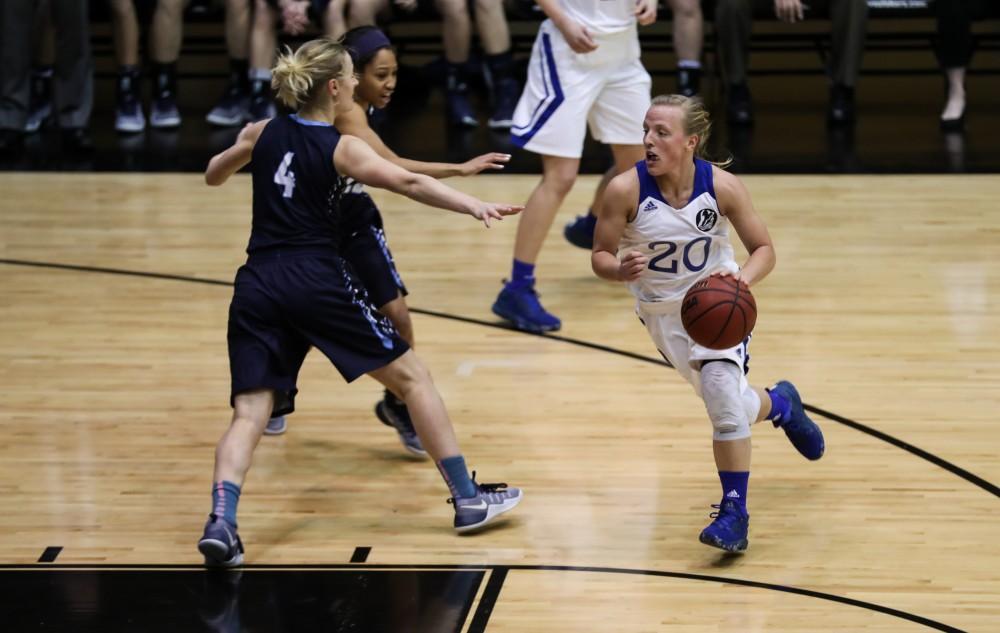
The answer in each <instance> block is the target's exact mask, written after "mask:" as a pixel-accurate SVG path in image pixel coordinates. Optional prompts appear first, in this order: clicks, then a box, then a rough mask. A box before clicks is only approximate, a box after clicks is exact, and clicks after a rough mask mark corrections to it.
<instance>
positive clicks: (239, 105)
mask: <svg viewBox="0 0 1000 633" xmlns="http://www.w3.org/2000/svg"><path fill="white" fill-rule="evenodd" d="M249 109H250V95H248V94H246V93H245V92H242V91H241V90H240V89H239V86H230V87H229V88H227V89H226V92H225V93H224V94H223V95H222V98H221V99H219V102H218V103H216V104H215V107H214V108H212V109H211V111H209V113H208V114H207V115H206V116H205V120H206V121H208V122H209V123H211V124H212V125H218V126H220V127H233V126H237V125H240V124H241V123H243V121H245V120H246V119H247V117H248V116H249V112H248V111H249Z"/></svg>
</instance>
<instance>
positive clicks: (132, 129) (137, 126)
mask: <svg viewBox="0 0 1000 633" xmlns="http://www.w3.org/2000/svg"><path fill="white" fill-rule="evenodd" d="M144 129H146V123H145V122H143V123H121V124H119V123H116V124H115V131H116V132H124V133H126V134H135V133H136V132H142V131H143V130H144Z"/></svg>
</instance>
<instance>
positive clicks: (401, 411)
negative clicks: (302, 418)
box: [264, 26, 510, 456]
mask: <svg viewBox="0 0 1000 633" xmlns="http://www.w3.org/2000/svg"><path fill="white" fill-rule="evenodd" d="M341 43H342V44H343V45H344V46H345V47H346V48H347V50H348V52H349V53H350V54H351V59H352V61H353V62H354V68H355V69H356V71H357V74H358V87H357V89H356V90H355V91H354V103H355V106H356V107H353V108H351V109H350V110H347V111H346V112H344V113H342V114H340V115H338V117H337V129H338V130H340V131H341V132H342V133H344V134H350V135H352V136H357V137H358V138H360V139H361V140H363V141H365V142H366V143H367V144H368V145H369V146H370V147H371V148H372V149H374V150H375V152H376V153H377V154H378V155H379V156H381V157H382V158H385V159H386V160H389V161H391V162H393V163H395V164H397V165H399V166H400V167H403V168H404V169H407V170H409V171H412V172H414V173H418V174H425V175H428V176H433V177H434V178H447V177H449V176H471V175H473V174H478V173H479V172H481V171H483V170H484V169H503V166H504V164H506V163H507V161H508V160H510V155H509V154H500V153H496V152H491V153H488V154H483V155H482V156H477V157H476V158H473V159H472V160H469V161H466V162H464V163H428V162H422V161H416V160H408V159H406V158H401V157H399V156H397V155H396V154H395V153H394V152H393V151H392V150H391V149H389V148H388V147H387V146H386V145H385V143H383V142H382V139H381V138H379V136H378V134H377V133H376V131H375V129H373V128H374V127H375V126H374V124H373V123H372V118H373V117H374V115H375V114H376V113H377V112H378V111H380V110H382V109H383V108H385V107H386V106H387V105H389V100H390V99H391V98H392V93H393V92H394V91H395V89H396V75H397V72H398V68H399V66H398V64H397V63H396V54H395V52H393V50H392V43H391V42H390V41H389V39H388V38H387V37H386V36H385V34H384V33H383V32H382V31H381V30H379V29H378V28H376V27H374V26H361V27H358V28H356V29H351V30H350V31H348V32H347V33H345V34H344V37H343V38H342V39H341ZM340 206H341V210H342V213H341V215H342V217H343V224H342V226H341V238H342V240H343V241H344V243H343V245H342V248H341V255H342V256H343V257H344V259H346V260H347V261H348V262H349V263H350V264H351V266H352V267H353V269H354V272H355V273H356V274H357V276H358V277H359V278H360V279H361V282H362V284H363V285H364V286H365V290H367V292H368V297H369V299H370V300H371V302H372V304H373V305H375V306H376V307H377V308H378V311H379V312H380V313H381V314H384V315H385V316H387V317H389V320H390V321H392V324H393V326H394V327H395V328H396V331H397V332H399V335H400V336H401V337H402V338H403V340H405V341H406V342H407V343H408V344H409V345H410V347H411V348H412V347H413V345H414V338H413V323H412V321H411V320H410V312H409V310H408V309H407V307H406V299H405V296H406V294H407V293H406V286H404V285H403V280H402V278H401V277H400V275H399V272H398V271H397V270H396V266H395V264H394V262H393V259H392V253H391V252H390V250H389V247H388V243H387V241H386V234H385V229H384V227H383V225H382V216H381V214H380V213H379V210H378V208H377V207H376V206H375V203H374V201H373V200H372V199H371V197H370V196H369V195H368V194H367V193H365V192H364V190H363V188H362V186H361V184H360V183H355V182H352V183H350V185H349V186H348V187H347V189H346V191H345V192H344V194H343V196H342V197H341V199H340ZM375 414H376V415H377V416H378V418H379V419H380V420H381V421H382V422H383V423H384V424H386V425H388V426H391V427H393V428H395V429H396V431H397V433H398V434H399V439H400V442H401V443H402V444H403V447H404V448H406V450H407V451H409V452H410V453H411V454H414V455H418V456H426V455H427V453H426V451H424V449H423V445H422V444H421V443H420V437H419V436H418V435H417V434H416V432H415V431H414V429H413V423H412V421H411V420H410V415H409V412H408V411H407V410H406V405H405V404H404V403H403V401H402V400H400V399H399V398H398V397H396V395H395V394H393V393H392V392H391V391H389V390H388V389H386V391H385V395H384V397H383V398H382V400H381V401H379V402H378V404H376V405H375ZM286 428H287V423H286V420H285V416H276V417H274V418H272V419H271V420H270V421H269V422H268V423H267V428H266V429H265V431H264V433H265V434H268V435H278V434H281V433H284V432H285V430H286Z"/></svg>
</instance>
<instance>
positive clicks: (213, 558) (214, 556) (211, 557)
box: [198, 538, 243, 567]
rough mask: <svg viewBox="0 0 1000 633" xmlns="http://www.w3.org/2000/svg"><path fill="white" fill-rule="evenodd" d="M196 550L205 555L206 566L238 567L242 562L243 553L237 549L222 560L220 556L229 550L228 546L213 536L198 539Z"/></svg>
mask: <svg viewBox="0 0 1000 633" xmlns="http://www.w3.org/2000/svg"><path fill="white" fill-rule="evenodd" d="M198 551H199V552H201V554H202V556H204V557H205V566H206V567H238V566H239V565H242V564H243V553H242V552H240V551H239V550H237V551H236V555H235V556H233V557H232V558H230V559H228V560H222V557H223V556H225V555H226V552H227V551H229V546H228V545H226V544H225V543H223V542H222V541H218V540H216V539H214V538H206V539H202V540H200V541H198Z"/></svg>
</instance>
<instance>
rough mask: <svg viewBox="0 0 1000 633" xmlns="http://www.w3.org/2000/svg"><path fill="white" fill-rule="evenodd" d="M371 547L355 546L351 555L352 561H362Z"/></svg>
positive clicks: (369, 552) (365, 558)
mask: <svg viewBox="0 0 1000 633" xmlns="http://www.w3.org/2000/svg"><path fill="white" fill-rule="evenodd" d="M371 552H372V548H370V547H355V548H354V554H352V555H351V562H352V563H363V562H365V561H366V560H368V555H369V554H371Z"/></svg>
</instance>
